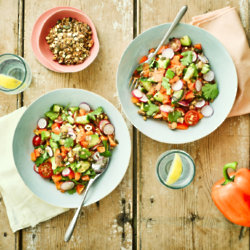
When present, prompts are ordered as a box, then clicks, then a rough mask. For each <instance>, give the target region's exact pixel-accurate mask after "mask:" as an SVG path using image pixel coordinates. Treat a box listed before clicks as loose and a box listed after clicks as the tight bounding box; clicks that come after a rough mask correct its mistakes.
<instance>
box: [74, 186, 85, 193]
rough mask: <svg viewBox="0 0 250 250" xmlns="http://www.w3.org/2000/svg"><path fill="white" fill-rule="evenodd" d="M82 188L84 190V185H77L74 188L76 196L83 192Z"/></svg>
mask: <svg viewBox="0 0 250 250" xmlns="http://www.w3.org/2000/svg"><path fill="white" fill-rule="evenodd" d="M84 188H85V186H84V185H80V184H78V185H77V186H76V192H77V193H78V194H81V193H82V191H83V190H84Z"/></svg>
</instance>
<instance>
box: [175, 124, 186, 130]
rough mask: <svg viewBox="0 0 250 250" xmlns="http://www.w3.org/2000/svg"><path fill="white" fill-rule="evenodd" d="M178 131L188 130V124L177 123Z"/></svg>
mask: <svg viewBox="0 0 250 250" xmlns="http://www.w3.org/2000/svg"><path fill="white" fill-rule="evenodd" d="M176 128H177V129H181V130H185V129H188V125H187V124H186V123H177V127H176Z"/></svg>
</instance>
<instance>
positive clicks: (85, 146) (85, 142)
mask: <svg viewBox="0 0 250 250" xmlns="http://www.w3.org/2000/svg"><path fill="white" fill-rule="evenodd" d="M80 144H81V146H82V147H84V148H87V147H88V145H89V143H88V142H87V141H84V140H82V141H80Z"/></svg>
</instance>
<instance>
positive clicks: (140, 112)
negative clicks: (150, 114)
mask: <svg viewBox="0 0 250 250" xmlns="http://www.w3.org/2000/svg"><path fill="white" fill-rule="evenodd" d="M138 114H139V115H145V114H146V113H145V112H144V111H143V110H141V109H139V110H138Z"/></svg>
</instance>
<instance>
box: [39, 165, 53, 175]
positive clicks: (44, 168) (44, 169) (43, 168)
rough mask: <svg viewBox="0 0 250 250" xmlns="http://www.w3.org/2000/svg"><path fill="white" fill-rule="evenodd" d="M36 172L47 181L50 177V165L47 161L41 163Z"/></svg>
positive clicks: (51, 172)
mask: <svg viewBox="0 0 250 250" xmlns="http://www.w3.org/2000/svg"><path fill="white" fill-rule="evenodd" d="M38 172H39V174H40V175H41V176H42V177H43V178H45V179H49V178H50V177H52V175H53V170H52V165H51V163H50V162H49V161H47V162H44V163H42V164H41V165H40V166H39V167H38Z"/></svg>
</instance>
